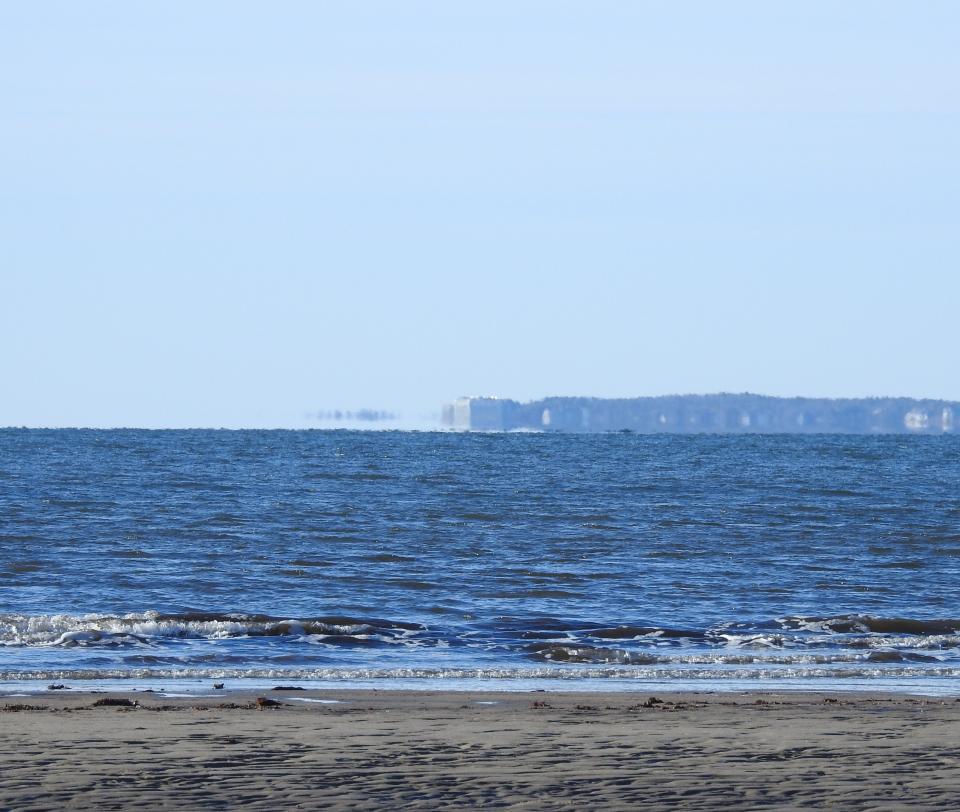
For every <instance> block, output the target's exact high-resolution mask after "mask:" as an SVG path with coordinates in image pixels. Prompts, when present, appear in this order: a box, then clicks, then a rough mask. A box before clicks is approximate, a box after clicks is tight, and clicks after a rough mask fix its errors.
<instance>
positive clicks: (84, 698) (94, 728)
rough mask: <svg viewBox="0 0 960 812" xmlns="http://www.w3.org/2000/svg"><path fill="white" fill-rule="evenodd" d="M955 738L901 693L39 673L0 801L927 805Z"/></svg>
mask: <svg viewBox="0 0 960 812" xmlns="http://www.w3.org/2000/svg"><path fill="white" fill-rule="evenodd" d="M260 697H262V698H265V699H268V700H271V701H274V702H279V703H280V704H279V705H276V706H274V705H271V704H269V703H260V704H258V702H257V699H258V698H260ZM310 700H312V701H310ZM133 703H138V704H137V705H134V704H133ZM957 742H960V699H956V698H952V697H950V698H947V697H929V696H917V695H910V694H889V693H870V692H866V693H856V694H852V693H845V692H834V693H833V694H830V693H822V692H810V693H795V692H792V691H790V692H784V691H777V690H765V691H751V692H746V693H713V692H686V691H685V692H660V693H656V694H653V693H652V692H649V691H646V690H640V691H637V692H631V693H623V692H615V693H597V692H577V691H545V692H541V691H533V692H524V693H520V692H513V691H510V692H502V691H397V690H375V689H371V690H355V689H354V690H351V689H337V688H325V689H322V690H296V691H248V690H243V689H238V690H229V689H228V690H224V691H222V692H220V691H218V692H217V693H216V695H214V696H202V697H200V696H186V697H171V696H164V695H163V694H162V693H159V692H158V693H148V692H145V691H123V692H117V691H110V692H104V693H99V692H97V693H93V692H87V691H80V690H70V691H49V692H47V693H44V694H30V695H28V696H26V697H15V696H10V695H6V696H0V763H2V764H3V765H4V769H3V770H2V771H0V809H8V808H9V809H17V810H47V809H61V808H71V809H93V808H97V809H98V810H109V809H125V808H130V807H131V806H135V805H141V806H148V807H151V808H168V809H191V810H196V809H226V808H229V809H264V808H271V809H286V808H325V809H374V808H391V809H395V808H416V809H463V808H499V809H510V808H523V809H544V810H552V809H570V808H573V807H578V806H580V805H582V804H585V803H594V804H597V805H601V806H602V807H603V808H609V809H621V808H622V809H638V808H639V809H667V808H677V807H680V806H682V807H683V808H684V809H704V810H706V809H720V808H724V809H744V810H746V809H756V808H757V807H759V806H771V807H776V808H804V809H807V808H820V807H826V806H835V807H836V808H843V809H876V808H884V809H890V808H914V809H930V810H933V809H942V808H946V807H947V806H949V804H950V803H951V799H952V798H954V797H956V795H957V794H958V793H960V770H958V769H957V768H958V767H960V745H958V744H957Z"/></svg>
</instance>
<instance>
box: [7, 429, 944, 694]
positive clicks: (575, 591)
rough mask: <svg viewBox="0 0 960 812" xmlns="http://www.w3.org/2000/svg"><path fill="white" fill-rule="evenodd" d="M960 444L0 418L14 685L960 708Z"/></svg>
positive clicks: (877, 439)
mask: <svg viewBox="0 0 960 812" xmlns="http://www.w3.org/2000/svg"><path fill="white" fill-rule="evenodd" d="M958 576H960V438H957V437H951V436H944V437H903V436H883V437H854V436H803V437H801V436H784V435H779V436H736V437H733V436H708V435H704V436H670V435H659V436H642V435H632V434H607V435H563V434H451V433H407V432H339V431H304V432H292V431H273V432H270V431H128V430H115V431H90V430H50V431H46V430H3V431H0V683H2V684H5V685H6V686H7V687H8V688H9V687H10V686H11V685H12V686H22V685H29V684H33V683H37V684H39V683H40V682H43V683H45V682H46V681H50V680H68V681H74V682H76V683H79V684H85V685H92V684H100V683H104V682H110V681H117V680H119V681H124V682H125V684H139V685H146V684H153V683H155V682H156V683H162V684H165V685H167V686H169V685H170V684H171V681H173V684H184V685H186V684H207V683H208V681H209V680H211V679H227V680H230V681H231V684H233V685H235V686H238V685H242V684H255V683H257V681H260V682H263V681H272V682H276V681H281V680H282V681H284V682H287V681H297V680H300V681H306V683H307V684H322V685H328V684H335V685H344V684H376V685H380V686H383V687H390V686H405V687H409V686H411V685H415V686H421V687H424V688H428V687H438V686H439V687H456V686H457V685H470V686H472V687H476V686H478V685H480V686H486V687H491V688H504V687H510V686H530V685H540V686H543V685H546V686H556V687H563V688H595V687H600V688H614V687H638V686H647V685H652V684H656V685H667V686H670V685H673V686H677V687H689V686H691V685H694V686H699V687H704V688H723V687H729V686H736V687H742V686H752V685H761V684H762V685H765V686H768V687H776V686H784V687H787V686H789V687H797V686H799V687H805V686H806V687H814V688H816V687H819V686H826V685H829V686H831V687H832V688H837V687H841V688H842V687H844V686H853V687H877V688H888V689H889V688H891V687H892V688H899V689H903V690H911V689H921V690H928V691H937V692H946V693H960V606H958V603H960V578H958Z"/></svg>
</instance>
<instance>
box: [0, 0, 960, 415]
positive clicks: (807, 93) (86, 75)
mask: <svg viewBox="0 0 960 812" xmlns="http://www.w3.org/2000/svg"><path fill="white" fill-rule="evenodd" d="M957 30H960V4H958V3H956V2H953V1H952V0H944V1H942V2H937V1H936V0H924V2H918V3H903V2H886V1H885V0H845V2H843V3H837V2H835V1H834V0H804V2H776V3H771V2H769V0H756V2H748V1H746V0H729V2H725V3H716V2H713V0H700V2H695V1H694V0H630V1H629V2H628V1H627V0H621V1H620V2H609V0H593V1H592V2H589V3H585V2H565V0H510V2H501V1H500V0H483V2H449V0H436V1H435V2H425V1H422V0H405V2H402V3H400V2H396V0H370V1H369V2H367V1H366V0H364V1H363V2H354V0H350V2H345V1H344V2H314V1H312V0H311V1H310V2H298V1H297V0H286V1H285V2H280V3H262V2H245V1H244V0H229V2H223V1H218V0H207V1H206V2H203V3H196V2H183V1H182V0H166V1H165V2H163V3H129V2H127V1H126V0H120V1H118V2H106V1H105V0H88V2H84V3H76V2H73V0H65V1H61V2H57V1H56V0H49V1H48V2H44V3H6V4H3V5H2V6H0V426H4V425H7V426H10V425H16V426H19V425H27V426H96V427H111V426H142V427H193V426H204V427H229V428H238V427H298V426H311V425H317V423H316V422H315V421H313V420H312V419H311V418H310V414H311V413H312V412H317V411H327V410H333V409H343V410H348V409H354V410H355V409H361V408H367V409H383V410H390V411H394V412H397V413H399V414H400V415H402V420H401V421H400V422H399V423H398V424H397V425H403V426H410V427H412V426H423V427H427V426H430V425H432V423H433V421H435V420H436V419H437V415H438V414H439V411H440V406H441V404H442V403H443V402H444V401H448V400H452V399H453V398H455V397H457V396H460V395H497V396H502V397H512V398H515V399H518V400H528V399H534V398H540V397H544V396H550V395H585V396H597V397H628V396H638V395H658V394H672V393H695V392H696V393H703V392H720V391H726V392H743V391H751V392H759V393H763V394H770V395H784V396H789V395H806V396H815V397H848V396H849V397H860V396H871V395H901V396H913V397H934V398H948V399H956V400H960V375H958V374H957V373H958V367H960V361H958V359H960V354H958V351H957V348H958V341H957V323H958V318H957V311H958V303H960V262H958V260H960V228H958V225H960V223H958V215H960V150H958V148H957V145H958V144H960V49H958V48H957V47H956V32H957Z"/></svg>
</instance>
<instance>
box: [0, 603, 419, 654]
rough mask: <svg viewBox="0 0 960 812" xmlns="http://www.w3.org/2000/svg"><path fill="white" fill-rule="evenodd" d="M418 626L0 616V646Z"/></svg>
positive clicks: (346, 638) (341, 634)
mask: <svg viewBox="0 0 960 812" xmlns="http://www.w3.org/2000/svg"><path fill="white" fill-rule="evenodd" d="M423 629H424V627H423V626H422V625H420V624H418V623H405V622H402V621H393V620H384V619H382V618H353V617H342V616H324V617H316V618H282V617H272V616H270V615H259V614H244V613H234V612H231V613H215V612H189V613H183V614H161V613H160V612H154V611H147V612H142V613H131V614H127V615H105V614H87V615H66V614H62V615H21V614H0V646H65V647H72V646H111V647H118V646H130V645H139V646H149V645H154V644H157V643H161V642H163V641H168V640H172V639H204V640H222V639H228V638H234V637H284V636H291V637H301V638H316V639H320V640H324V641H326V640H329V641H331V642H340V643H344V644H349V643H363V642H365V641H371V640H374V639H375V640H378V641H388V640H390V639H396V638H400V637H405V636H408V635H411V634H415V633H417V632H419V631H423Z"/></svg>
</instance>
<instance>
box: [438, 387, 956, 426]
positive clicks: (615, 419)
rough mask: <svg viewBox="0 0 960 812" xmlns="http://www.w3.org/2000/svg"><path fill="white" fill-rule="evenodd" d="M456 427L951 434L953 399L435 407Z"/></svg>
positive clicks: (731, 398)
mask: <svg viewBox="0 0 960 812" xmlns="http://www.w3.org/2000/svg"><path fill="white" fill-rule="evenodd" d="M442 422H443V424H444V425H445V426H447V427H449V428H451V429H455V430H461V431H465V430H485V431H518V430H537V431H560V432H572V433H585V434H595V433H604V432H616V431H625V432H635V433H637V434H952V433H954V432H955V431H957V430H960V402H956V401H948V400H929V399H915V398H804V397H794V398H780V397H771V396H768V395H755V394H750V393H743V394H729V393H720V394H713V395H663V396H657V397H638V398H590V397H550V398H544V399H542V400H535V401H530V402H528V403H520V402H518V401H515V400H511V399H509V398H495V397H463V398H458V399H457V400H455V401H454V402H453V403H448V404H446V405H445V406H444V407H443V410H442Z"/></svg>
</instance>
